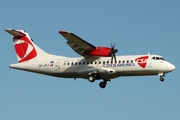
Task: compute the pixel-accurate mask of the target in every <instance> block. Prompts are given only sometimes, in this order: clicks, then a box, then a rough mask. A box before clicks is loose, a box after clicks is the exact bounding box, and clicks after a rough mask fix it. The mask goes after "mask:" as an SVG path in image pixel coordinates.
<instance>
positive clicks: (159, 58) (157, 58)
mask: <svg viewBox="0 0 180 120" xmlns="http://www.w3.org/2000/svg"><path fill="white" fill-rule="evenodd" d="M152 59H153V60H163V61H165V59H164V58H162V57H152Z"/></svg>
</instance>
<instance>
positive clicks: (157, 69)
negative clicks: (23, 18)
mask: <svg viewBox="0 0 180 120" xmlns="http://www.w3.org/2000/svg"><path fill="white" fill-rule="evenodd" d="M5 31H6V32H7V33H9V34H10V35H11V36H12V38H13V43H14V47H15V51H16V55H17V59H18V63H15V64H10V65H9V67H10V68H13V69H18V70H23V71H28V72H34V73H39V74H44V75H49V76H54V77H61V78H74V80H76V78H83V79H87V80H88V81H89V82H94V81H95V80H102V81H101V82H100V83H99V86H100V87H101V88H105V87H106V84H107V82H108V81H110V80H111V79H114V78H118V77H124V76H151V75H158V76H159V77H160V81H162V82H163V81H164V76H165V74H167V73H169V72H171V71H173V70H174V69H175V66H174V65H173V64H171V63H170V62H168V61H166V60H165V59H164V58H163V57H162V56H160V55H155V54H150V53H148V54H146V55H123V56H116V55H115V53H117V52H118V49H115V44H114V45H111V47H96V46H94V45H92V44H90V43H88V42H87V41H85V40H83V39H82V38H80V37H78V36H76V35H75V34H73V33H71V32H69V31H59V33H60V34H61V35H62V36H63V37H64V38H65V39H66V40H67V44H68V45H69V46H70V47H71V48H72V49H73V50H74V51H75V52H76V53H78V54H79V55H81V56H82V57H76V58H70V57H65V56H58V55H53V54H49V53H47V52H45V51H43V50H42V49H41V48H40V47H38V46H37V45H36V44H35V43H34V42H33V40H32V39H31V38H30V36H29V34H28V33H27V32H26V31H24V30H14V29H6V30H5Z"/></svg>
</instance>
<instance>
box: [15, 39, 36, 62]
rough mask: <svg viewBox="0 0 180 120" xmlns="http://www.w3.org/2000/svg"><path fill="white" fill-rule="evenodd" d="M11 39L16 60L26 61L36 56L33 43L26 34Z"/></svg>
mask: <svg viewBox="0 0 180 120" xmlns="http://www.w3.org/2000/svg"><path fill="white" fill-rule="evenodd" d="M13 39H14V47H15V50H16V54H17V57H18V62H24V61H28V60H30V59H32V58H34V57H36V56H37V52H36V50H35V47H34V45H33V44H32V42H31V40H29V39H28V38H27V37H26V36H16V37H14V38H13Z"/></svg>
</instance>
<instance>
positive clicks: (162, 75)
mask: <svg viewBox="0 0 180 120" xmlns="http://www.w3.org/2000/svg"><path fill="white" fill-rule="evenodd" d="M158 76H160V78H159V80H160V81H161V82H164V76H165V74H164V73H159V74H158Z"/></svg>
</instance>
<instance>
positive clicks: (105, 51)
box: [87, 47, 112, 57]
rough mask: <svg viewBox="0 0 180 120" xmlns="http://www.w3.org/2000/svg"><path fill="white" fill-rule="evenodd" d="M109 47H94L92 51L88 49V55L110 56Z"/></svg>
mask: <svg viewBox="0 0 180 120" xmlns="http://www.w3.org/2000/svg"><path fill="white" fill-rule="evenodd" d="M111 50H112V49H111V48H109V47H96V49H94V50H92V51H88V52H87V54H88V55H92V56H99V57H110V56H111V54H110V53H111Z"/></svg>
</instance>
